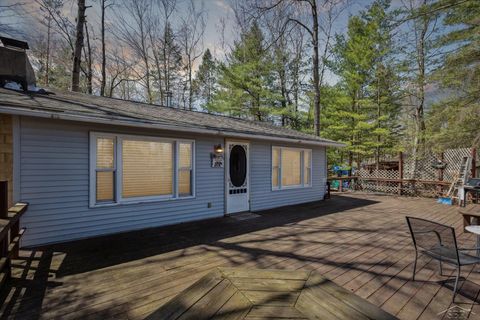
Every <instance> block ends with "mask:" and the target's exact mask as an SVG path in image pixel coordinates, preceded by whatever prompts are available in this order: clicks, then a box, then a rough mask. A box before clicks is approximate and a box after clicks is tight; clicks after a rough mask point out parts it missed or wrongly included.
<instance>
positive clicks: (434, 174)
mask: <svg viewBox="0 0 480 320" xmlns="http://www.w3.org/2000/svg"><path fill="white" fill-rule="evenodd" d="M466 156H471V157H472V165H471V168H472V176H475V174H476V172H475V169H476V166H475V160H476V150H475V149H470V148H461V149H451V150H446V151H444V152H442V153H441V154H438V155H435V154H429V155H427V156H425V157H424V158H423V159H420V160H418V159H417V160H413V159H411V158H406V157H405V156H404V155H403V154H402V153H399V155H398V159H397V161H398V165H397V168H398V169H371V166H370V169H366V168H360V169H359V170H357V172H356V174H355V176H349V177H330V178H328V180H329V181H330V182H331V181H334V180H337V181H339V182H340V183H339V188H338V189H339V191H343V189H345V186H344V183H343V182H344V181H348V182H349V183H348V185H349V188H350V189H355V190H363V191H371V192H381V193H390V194H398V195H408V196H423V197H436V196H441V195H443V194H444V193H445V192H446V191H447V190H448V188H449V186H450V185H451V183H452V182H453V181H454V180H455V178H456V176H457V174H458V171H459V170H460V165H461V162H462V159H463V157H466ZM439 160H440V161H441V162H442V163H444V164H445V167H442V166H440V167H438V168H435V167H434V166H433V164H434V163H436V162H437V161H439Z"/></svg>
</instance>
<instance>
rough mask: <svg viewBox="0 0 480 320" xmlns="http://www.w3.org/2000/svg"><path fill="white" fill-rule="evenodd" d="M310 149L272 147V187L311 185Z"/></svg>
mask: <svg viewBox="0 0 480 320" xmlns="http://www.w3.org/2000/svg"><path fill="white" fill-rule="evenodd" d="M311 177H312V150H310V149H299V148H286V147H272V189H274V190H279V189H288V188H298V187H308V186H311Z"/></svg>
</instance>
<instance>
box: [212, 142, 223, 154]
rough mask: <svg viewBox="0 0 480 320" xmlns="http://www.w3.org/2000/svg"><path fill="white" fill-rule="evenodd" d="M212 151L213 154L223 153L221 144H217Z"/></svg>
mask: <svg viewBox="0 0 480 320" xmlns="http://www.w3.org/2000/svg"><path fill="white" fill-rule="evenodd" d="M213 150H215V153H217V154H220V153H223V148H222V145H221V144H217V145H215V146H214V147H213Z"/></svg>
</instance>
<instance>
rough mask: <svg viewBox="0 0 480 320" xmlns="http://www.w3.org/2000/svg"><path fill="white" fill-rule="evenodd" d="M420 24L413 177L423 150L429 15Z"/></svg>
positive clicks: (424, 2)
mask: <svg viewBox="0 0 480 320" xmlns="http://www.w3.org/2000/svg"><path fill="white" fill-rule="evenodd" d="M423 5H424V6H426V5H427V2H426V0H424V1H423ZM421 19H422V25H421V27H420V31H419V32H420V35H419V37H418V39H417V66H418V75H417V101H416V107H415V137H414V142H413V152H412V155H413V157H414V168H413V175H414V176H413V178H414V179H415V178H416V177H417V171H418V160H419V159H420V158H422V157H423V156H424V152H425V129H426V127H425V118H424V105H425V71H426V70H425V50H426V48H425V45H426V35H427V32H428V25H429V17H425V16H424V17H422V18H421Z"/></svg>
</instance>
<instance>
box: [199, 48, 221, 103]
mask: <svg viewBox="0 0 480 320" xmlns="http://www.w3.org/2000/svg"><path fill="white" fill-rule="evenodd" d="M216 82H217V66H216V62H215V60H214V59H213V56H212V53H211V52H210V50H209V49H207V50H206V51H205V53H204V54H203V57H202V63H201V64H200V66H199V67H198V71H197V73H196V75H195V79H194V81H193V90H194V93H195V97H196V99H197V103H199V104H200V105H201V106H202V107H205V108H206V105H208V104H210V102H211V101H212V97H213V94H214V92H215V84H216ZM207 110H208V108H207Z"/></svg>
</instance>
